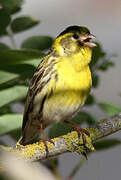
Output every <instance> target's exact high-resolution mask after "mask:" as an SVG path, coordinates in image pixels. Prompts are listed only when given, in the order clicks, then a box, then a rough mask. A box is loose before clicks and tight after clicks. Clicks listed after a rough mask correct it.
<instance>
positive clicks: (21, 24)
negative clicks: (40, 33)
mask: <svg viewBox="0 0 121 180" xmlns="http://www.w3.org/2000/svg"><path fill="white" fill-rule="evenodd" d="M38 23H39V21H38V20H35V19H34V18H32V17H29V16H22V17H17V18H16V19H14V20H13V21H12V23H11V29H12V31H13V32H14V33H18V32H21V31H25V30H27V29H29V28H31V27H34V26H35V25H37V24H38Z"/></svg>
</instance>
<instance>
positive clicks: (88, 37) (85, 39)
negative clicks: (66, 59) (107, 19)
mask: <svg viewBox="0 0 121 180" xmlns="http://www.w3.org/2000/svg"><path fill="white" fill-rule="evenodd" d="M92 39H95V36H94V35H92V34H85V35H81V36H80V42H81V44H83V46H86V47H89V48H93V47H96V44H95V43H94V42H91V41H90V40H92Z"/></svg>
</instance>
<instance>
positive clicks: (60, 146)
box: [4, 113, 121, 161]
mask: <svg viewBox="0 0 121 180" xmlns="http://www.w3.org/2000/svg"><path fill="white" fill-rule="evenodd" d="M86 129H87V130H88V131H89V133H90V137H88V136H86V141H87V144H86V146H87V148H88V149H90V150H92V151H94V147H93V145H92V143H94V142H95V141H97V140H98V139H101V138H103V137H105V136H108V135H110V134H113V133H115V132H116V131H119V130H120V129H121V113H120V114H117V115H115V116H112V117H109V118H105V119H103V120H100V121H99V122H98V123H97V124H95V125H94V126H93V127H90V128H86ZM52 141H54V144H55V145H53V144H52V143H49V142H48V150H49V154H48V157H53V156H57V155H59V154H62V153H65V152H77V153H79V154H81V153H83V152H84V150H85V149H84V147H83V145H82V137H80V139H78V135H77V132H76V131H72V132H71V133H68V134H66V135H64V136H60V137H57V138H54V139H52ZM4 149H5V150H7V151H12V152H17V153H19V155H20V156H21V157H22V158H24V159H25V160H27V161H35V160H38V159H41V160H42V159H46V151H45V146H44V144H43V143H40V142H37V143H34V144H30V145H26V146H21V145H17V146H16V148H12V147H9V148H8V147H4Z"/></svg>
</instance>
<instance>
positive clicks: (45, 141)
mask: <svg viewBox="0 0 121 180" xmlns="http://www.w3.org/2000/svg"><path fill="white" fill-rule="evenodd" d="M40 142H43V143H44V145H45V149H46V157H48V153H49V151H48V147H47V142H50V143H52V144H53V145H54V142H53V141H52V140H51V139H46V138H44V137H43V125H42V123H40Z"/></svg>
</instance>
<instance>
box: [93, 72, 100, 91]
mask: <svg viewBox="0 0 121 180" xmlns="http://www.w3.org/2000/svg"><path fill="white" fill-rule="evenodd" d="M98 85H99V76H98V75H97V74H93V76H92V87H93V88H97V87H98Z"/></svg>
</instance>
